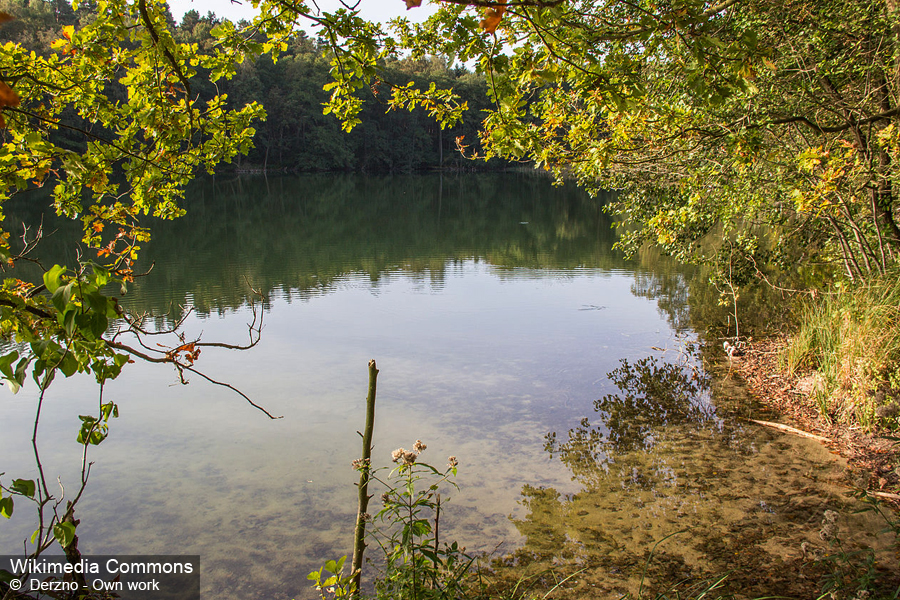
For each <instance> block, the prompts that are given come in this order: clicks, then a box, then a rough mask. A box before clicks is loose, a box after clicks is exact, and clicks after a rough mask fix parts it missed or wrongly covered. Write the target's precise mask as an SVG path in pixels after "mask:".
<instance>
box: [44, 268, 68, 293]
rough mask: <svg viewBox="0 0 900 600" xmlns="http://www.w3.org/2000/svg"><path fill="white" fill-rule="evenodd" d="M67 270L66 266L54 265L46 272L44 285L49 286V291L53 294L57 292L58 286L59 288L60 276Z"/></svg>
mask: <svg viewBox="0 0 900 600" xmlns="http://www.w3.org/2000/svg"><path fill="white" fill-rule="evenodd" d="M65 272H66V268H65V267H61V266H59V265H53V267H52V268H51V269H50V270H49V271H47V272H46V273H44V285H45V286H46V287H47V291H48V292H50V293H51V294H53V293H55V292H56V290H57V288H59V277H60V275H62V274H63V273H65Z"/></svg>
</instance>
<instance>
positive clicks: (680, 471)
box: [496, 358, 890, 598]
mask: <svg viewBox="0 0 900 600" xmlns="http://www.w3.org/2000/svg"><path fill="white" fill-rule="evenodd" d="M609 378H610V381H611V382H613V383H614V384H615V385H616V387H617V388H618V390H619V391H618V392H617V393H612V394H607V395H605V396H604V397H603V398H601V399H600V400H598V401H597V402H596V403H595V404H594V411H595V413H596V415H595V416H594V417H593V418H592V419H589V418H583V419H581V420H580V422H579V423H578V424H577V425H576V426H575V427H572V428H571V429H569V431H568V432H567V433H566V434H565V435H563V436H558V435H557V434H556V433H550V434H548V436H547V438H546V445H545V450H546V451H548V452H549V453H550V454H551V456H555V457H557V458H558V459H559V461H560V462H561V463H562V464H563V465H565V466H566V468H567V469H568V470H569V472H570V474H571V477H572V479H573V481H576V482H577V483H578V484H579V486H580V489H579V490H578V491H576V492H574V493H561V492H560V491H558V490H556V489H554V488H553V487H545V486H532V485H526V486H523V488H522V492H521V495H522V499H521V500H520V502H521V504H522V506H523V507H524V508H525V510H526V511H527V514H526V516H525V517H524V518H516V519H514V520H513V522H514V523H515V526H516V528H517V529H518V530H519V532H520V533H521V534H522V535H523V536H525V540H526V541H525V543H524V544H523V545H522V547H521V548H519V549H517V550H516V551H515V552H513V553H511V554H510V555H508V556H506V557H504V558H502V559H500V560H498V561H497V562H496V568H497V570H496V574H497V577H498V579H499V581H505V582H506V583H507V584H508V583H509V582H510V581H517V580H519V579H521V578H522V577H523V573H541V572H544V571H545V570H547V569H552V570H553V571H555V573H556V577H557V578H559V577H561V576H562V575H564V574H570V573H575V572H576V571H579V572H577V574H576V575H575V576H574V577H573V579H572V580H570V582H569V585H568V586H567V587H568V588H569V589H567V590H566V592H565V594H566V596H567V597H582V596H583V597H593V596H594V595H595V594H598V593H605V594H610V596H609V597H618V596H615V595H616V594H618V595H622V594H626V593H632V594H636V593H637V591H638V589H639V588H641V586H643V589H644V591H645V592H653V593H657V592H662V591H664V590H666V589H667V588H669V586H672V585H673V584H675V583H676V582H679V581H685V582H686V583H685V584H684V585H682V586H681V587H682V589H681V592H682V593H684V591H685V588H687V587H688V586H689V585H693V584H697V582H701V581H704V580H706V581H711V580H713V579H714V578H716V577H718V576H721V575H723V574H726V573H727V574H728V578H727V579H726V585H725V587H724V588H723V590H722V591H723V592H731V593H735V594H737V595H738V596H739V597H756V596H762V595H765V594H773V593H777V594H781V595H784V596H789V597H798V598H800V597H815V596H816V595H817V593H816V591H817V590H818V584H819V579H820V578H821V576H822V574H823V572H822V570H821V569H820V568H819V567H818V566H817V565H815V564H814V563H813V561H811V560H809V556H808V554H809V552H810V551H812V549H815V548H819V549H822V550H824V549H825V548H826V544H825V543H824V542H823V541H822V539H821V538H820V537H819V536H818V529H819V524H820V522H821V520H822V517H823V514H824V512H825V511H826V510H829V509H831V510H837V511H841V512H842V517H841V519H842V535H843V536H844V540H845V541H846V542H848V547H852V548H859V547H862V546H875V547H877V548H879V550H880V552H882V555H881V557H882V559H887V560H888V562H887V563H886V564H890V552H889V550H888V543H889V539H888V538H886V537H879V535H878V533H879V530H880V529H879V528H880V525H881V524H879V523H878V522H877V521H876V520H875V519H874V518H873V517H872V516H871V515H869V514H851V513H852V512H853V511H854V510H855V509H856V508H858V506H856V505H854V504H853V502H852V501H850V500H849V499H848V498H847V496H846V491H847V487H846V486H845V485H842V484H844V483H845V482H843V481H842V480H841V479H840V476H839V475H836V473H835V471H833V470H831V469H830V468H828V466H827V465H828V463H829V462H830V461H829V457H828V453H827V451H826V450H825V449H823V448H822V447H821V446H820V445H818V444H816V443H812V442H808V441H806V440H798V439H792V438H789V437H786V436H784V435H782V434H778V433H772V432H769V431H764V430H761V429H760V428H757V427H752V426H751V427H746V426H744V425H743V424H742V423H741V422H740V420H737V419H735V418H734V415H732V414H728V413H729V412H730V411H731V408H732V406H731V404H732V403H734V400H733V399H732V400H730V401H729V399H727V398H722V397H719V398H715V401H716V402H718V403H719V405H720V408H719V410H718V411H717V410H716V408H715V407H714V403H713V400H714V394H713V390H712V388H711V385H710V384H711V381H710V379H709V378H708V377H706V376H705V375H703V374H702V373H701V372H699V371H698V370H697V369H696V368H695V367H694V366H693V365H691V364H672V363H665V362H662V361H661V360H659V359H656V358H645V359H641V360H638V361H636V362H634V363H631V362H630V361H627V360H623V361H622V363H621V365H620V366H619V367H618V368H617V369H615V370H613V371H612V372H611V373H609ZM717 413H724V418H723V417H720V416H719V415H718V414H717ZM803 542H807V544H808V546H807V548H806V550H803V549H801V544H802V543H803ZM657 544H658V545H657ZM651 553H652V557H651ZM651 597H652V596H651Z"/></svg>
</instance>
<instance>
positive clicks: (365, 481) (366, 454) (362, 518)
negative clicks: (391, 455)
mask: <svg viewBox="0 0 900 600" xmlns="http://www.w3.org/2000/svg"><path fill="white" fill-rule="evenodd" d="M377 379H378V369H377V368H376V367H375V361H374V360H370V361H369V393H368V395H367V396H366V427H365V429H364V430H363V431H364V433H362V434H360V435H361V436H362V439H363V444H362V458H361V460H360V468H359V504H358V509H357V512H356V529H355V530H354V532H353V561H352V563H351V570H350V573H351V576H352V577H353V582H354V584H355V585H354V588H355V592H354V597H358V596H359V590H360V580H361V577H362V561H363V553H364V552H365V550H366V539H365V537H366V518H367V516H368V513H367V511H368V508H369V499H370V498H371V496H369V477H370V470H371V458H372V433H373V432H374V430H375V387H376V386H375V383H376V380H377Z"/></svg>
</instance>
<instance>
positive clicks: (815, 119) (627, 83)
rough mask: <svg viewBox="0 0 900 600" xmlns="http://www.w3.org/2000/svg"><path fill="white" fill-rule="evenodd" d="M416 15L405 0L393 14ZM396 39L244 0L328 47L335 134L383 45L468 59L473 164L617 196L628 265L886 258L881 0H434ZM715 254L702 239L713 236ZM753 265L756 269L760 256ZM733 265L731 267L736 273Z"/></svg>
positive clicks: (897, 46)
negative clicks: (648, 257) (515, 166)
mask: <svg viewBox="0 0 900 600" xmlns="http://www.w3.org/2000/svg"><path fill="white" fill-rule="evenodd" d="M420 4H421V2H420V1H419V0H407V6H408V7H410V8H411V9H415V7H417V6H419V5H420ZM439 5H440V10H439V11H438V13H437V14H436V15H435V16H434V17H432V18H431V19H429V21H428V22H427V23H425V24H424V25H412V24H410V23H409V22H407V21H405V20H402V19H401V20H399V21H398V22H397V23H395V24H394V28H395V31H396V39H395V38H392V37H389V36H387V34H385V33H384V32H383V31H381V30H380V29H378V28H376V27H374V26H373V25H371V24H368V23H363V22H361V21H360V19H359V17H358V15H357V13H356V12H355V11H353V10H345V9H342V10H340V11H337V12H336V13H335V14H334V15H327V16H324V17H321V16H316V15H314V14H312V13H310V12H309V10H308V9H306V8H305V5H303V4H302V3H293V2H288V1H287V0H268V1H266V2H262V3H261V6H262V7H263V17H262V20H261V21H260V22H265V20H266V19H271V18H273V17H272V15H274V14H276V13H278V11H281V13H280V14H287V13H290V14H292V15H294V16H295V17H296V18H301V17H306V18H311V19H313V20H314V21H315V23H316V24H317V26H318V27H320V28H321V31H322V35H323V37H324V38H326V39H328V40H329V41H330V44H331V47H332V53H333V54H332V56H333V59H332V77H333V79H334V83H333V84H331V89H332V96H331V100H330V102H329V104H328V108H327V110H329V111H331V112H333V113H335V114H336V115H338V116H339V117H340V118H341V119H343V121H344V123H345V127H347V128H351V127H352V126H354V125H355V124H356V122H357V115H358V114H359V110H360V105H359V103H360V100H359V99H358V97H357V96H355V95H354V94H355V92H356V90H358V89H359V88H360V87H362V86H364V85H371V84H372V83H373V82H376V81H379V78H380V77H381V75H380V71H379V70H378V65H379V60H381V59H382V58H383V57H384V56H385V55H386V54H389V53H390V52H392V51H394V50H395V49H397V48H403V49H406V50H407V51H410V52H411V53H412V56H413V58H421V57H423V56H424V55H425V54H440V55H442V56H447V57H449V58H450V59H451V60H456V59H459V60H462V61H465V62H475V64H476V65H477V67H478V69H479V71H480V72H482V73H484V74H485V75H486V77H487V79H488V82H489V94H490V96H491V99H492V102H493V106H492V107H491V108H490V110H489V111H488V112H487V117H486V118H485V120H484V123H483V128H482V131H481V139H482V142H483V144H484V146H485V148H486V150H485V155H486V156H488V157H489V156H502V157H506V158H511V159H515V160H523V161H528V162H532V163H534V164H536V165H537V166H539V167H542V168H545V169H547V170H549V171H551V172H552V173H553V174H554V175H555V176H556V177H557V178H560V179H562V178H575V179H577V180H578V181H579V182H580V183H581V184H582V185H584V186H586V187H588V188H589V189H592V190H597V189H601V188H606V189H619V190H621V191H622V192H623V194H622V195H621V197H620V200H619V201H618V202H617V203H615V204H614V205H613V207H612V208H613V210H614V211H615V212H616V214H618V215H619V218H620V219H621V220H622V222H623V223H627V224H628V225H629V226H630V231H629V233H628V234H627V235H626V236H625V238H624V239H623V241H622V246H623V247H625V248H626V249H630V250H634V249H636V248H637V247H639V246H640V245H641V244H643V243H645V242H652V243H654V244H656V245H658V246H659V247H661V248H662V249H664V250H665V251H667V252H669V253H671V254H673V255H675V256H677V257H679V258H681V259H685V260H701V261H709V260H713V261H714V262H718V263H720V264H723V265H725V264H728V265H731V266H732V267H733V266H734V258H735V256H737V257H738V258H739V259H740V260H741V261H742V262H743V263H745V265H744V266H745V267H746V268H748V269H750V270H751V271H755V270H757V269H760V268H762V266H763V264H762V259H763V258H765V255H764V252H763V250H764V247H765V246H766V245H767V242H766V240H764V239H761V233H760V232H761V229H760V227H759V226H760V225H764V226H766V227H769V228H774V230H775V231H777V232H778V237H777V240H778V241H780V242H782V244H781V247H780V248H776V250H784V249H785V248H786V247H787V245H788V243H787V242H788V241H791V240H794V241H797V242H798V243H801V244H802V247H803V250H804V252H805V253H806V254H805V256H806V260H810V257H811V255H816V256H818V257H821V258H825V259H829V260H830V259H833V258H834V259H838V260H839V261H841V263H842V264H843V266H844V268H845V270H846V272H847V275H848V276H849V277H850V278H857V277H861V276H865V275H867V274H869V273H876V272H882V271H884V270H886V269H887V268H888V266H889V265H890V264H891V263H893V262H894V261H895V259H896V256H897V253H898V251H900V228H898V226H897V215H896V213H897V197H896V191H895V189H894V188H895V187H896V184H895V180H896V179H897V176H898V172H897V168H896V166H895V165H896V162H897V160H896V158H897V155H898V152H900V143H898V140H900V131H898V123H897V121H898V117H900V107H898V101H900V76H898V73H900V26H898V25H897V23H898V22H900V17H898V10H900V9H898V5H897V3H896V2H894V0H852V1H850V2H834V1H823V2H810V1H809V0H792V1H789V2H786V3H772V2H765V1H763V0H724V1H722V2H718V3H715V2H705V1H702V0H680V1H676V2H656V1H652V0H645V1H641V2H626V1H622V0H603V1H600V2H594V1H584V0H514V1H505V0H442V1H440V2H439ZM393 102H395V103H396V104H397V105H398V106H411V105H417V104H422V105H425V106H428V107H429V109H430V110H431V112H432V114H433V115H434V116H436V117H437V118H438V119H442V120H453V119H455V118H457V117H458V115H459V114H460V111H459V109H460V106H459V105H458V104H454V102H453V98H452V95H449V94H448V93H446V92H441V91H439V90H436V89H434V88H432V89H422V90H414V89H412V88H410V87H407V86H402V85H398V86H395V87H394V95H393ZM713 232H715V233H716V234H717V235H716V236H715V237H716V238H717V239H719V240H720V241H719V243H718V244H715V245H714V247H713V248H710V247H709V245H706V244H704V243H702V242H703V241H704V240H707V241H708V240H709V239H710V235H709V234H711V233H713ZM770 256H771V255H770ZM747 265H749V266H747Z"/></svg>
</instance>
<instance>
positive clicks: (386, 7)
mask: <svg viewBox="0 0 900 600" xmlns="http://www.w3.org/2000/svg"><path fill="white" fill-rule="evenodd" d="M308 4H309V5H310V6H313V4H312V2H311V1H309V2H308ZM316 4H317V5H318V6H319V8H321V9H322V10H323V11H333V10H337V9H338V8H341V4H340V2H339V0H316ZM348 4H349V2H348ZM169 8H170V9H171V11H172V16H173V17H175V20H176V21H179V22H180V21H181V17H182V16H183V15H184V13H186V12H187V11H189V10H196V11H197V12H199V13H200V14H201V15H206V13H207V12H209V11H212V12H214V13H216V15H217V16H219V17H225V18H227V19H229V20H231V21H237V20H239V19H248V20H249V19H251V18H252V17H253V15H254V10H253V8H252V7H251V6H250V0H242V2H232V1H231V0H169ZM359 8H360V15H361V16H362V17H364V18H366V19H369V20H372V21H381V22H385V21H387V20H389V19H393V18H394V17H400V16H406V17H407V18H409V19H410V20H412V21H423V20H425V19H426V18H427V17H428V16H429V15H431V14H432V13H434V12H435V3H430V4H429V3H427V2H423V6H421V7H419V8H414V9H412V10H409V11H407V10H406V3H405V2H404V0H359Z"/></svg>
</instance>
